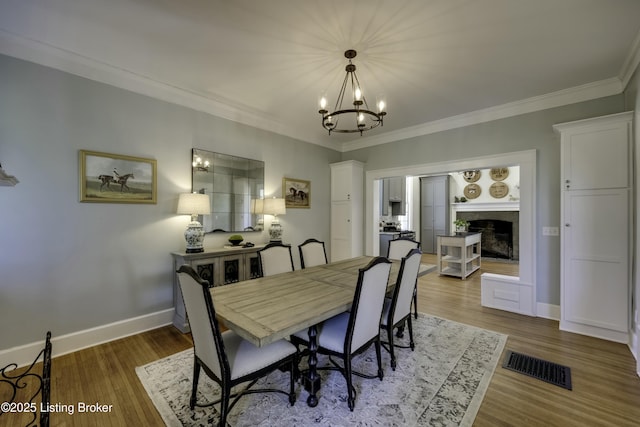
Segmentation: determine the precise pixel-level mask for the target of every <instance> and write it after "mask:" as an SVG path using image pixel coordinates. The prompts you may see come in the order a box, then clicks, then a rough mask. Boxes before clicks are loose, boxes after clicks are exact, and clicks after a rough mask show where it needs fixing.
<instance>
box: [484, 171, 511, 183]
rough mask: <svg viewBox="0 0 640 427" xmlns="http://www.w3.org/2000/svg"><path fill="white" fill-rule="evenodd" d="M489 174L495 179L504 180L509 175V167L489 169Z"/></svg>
mask: <svg viewBox="0 0 640 427" xmlns="http://www.w3.org/2000/svg"><path fill="white" fill-rule="evenodd" d="M489 176H490V177H491V179H492V180H494V181H504V180H505V179H506V178H507V177H508V176H509V168H495V169H491V170H490V171H489Z"/></svg>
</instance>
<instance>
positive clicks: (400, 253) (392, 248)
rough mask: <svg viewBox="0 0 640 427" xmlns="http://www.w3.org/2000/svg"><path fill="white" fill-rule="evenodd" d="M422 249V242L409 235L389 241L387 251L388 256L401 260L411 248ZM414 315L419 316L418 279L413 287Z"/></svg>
mask: <svg viewBox="0 0 640 427" xmlns="http://www.w3.org/2000/svg"><path fill="white" fill-rule="evenodd" d="M412 249H420V242H417V241H415V240H413V239H410V238H407V237H399V238H397V239H395V240H391V241H390V242H389V251H388V252H387V258H389V259H395V260H401V259H402V258H404V257H405V256H406V255H407V254H408V253H409V251H410V250H412ZM413 317H415V318H416V319H417V318H418V281H417V280H416V284H415V286H414V289H413Z"/></svg>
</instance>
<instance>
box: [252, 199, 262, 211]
mask: <svg viewBox="0 0 640 427" xmlns="http://www.w3.org/2000/svg"><path fill="white" fill-rule="evenodd" d="M251 213H252V214H255V215H262V214H263V213H264V199H251Z"/></svg>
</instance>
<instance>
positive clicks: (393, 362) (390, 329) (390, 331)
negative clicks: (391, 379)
mask: <svg viewBox="0 0 640 427" xmlns="http://www.w3.org/2000/svg"><path fill="white" fill-rule="evenodd" d="M387 337H388V338H389V356H391V369H393V370H394V371H395V370H396V352H395V351H394V350H393V346H394V344H393V325H387Z"/></svg>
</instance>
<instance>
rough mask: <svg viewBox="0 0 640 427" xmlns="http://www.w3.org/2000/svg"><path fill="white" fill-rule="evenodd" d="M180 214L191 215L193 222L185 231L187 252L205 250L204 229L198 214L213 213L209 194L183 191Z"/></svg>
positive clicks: (179, 201) (179, 207)
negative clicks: (203, 244)
mask: <svg viewBox="0 0 640 427" xmlns="http://www.w3.org/2000/svg"><path fill="white" fill-rule="evenodd" d="M177 213H178V215H191V222H190V223H189V225H188V226H187V229H186V230H185V232H184V238H185V240H186V241H187V253H188V254H189V253H198V252H203V251H204V248H203V246H202V243H203V242H204V230H203V228H202V224H200V222H198V215H209V214H211V202H210V201H209V195H208V194H200V193H183V194H180V197H179V199H178V212H177Z"/></svg>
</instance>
